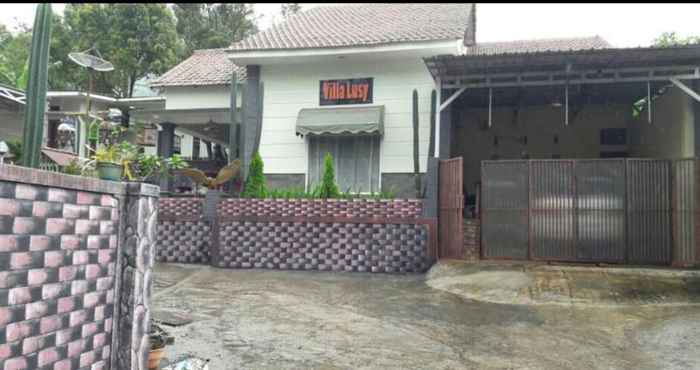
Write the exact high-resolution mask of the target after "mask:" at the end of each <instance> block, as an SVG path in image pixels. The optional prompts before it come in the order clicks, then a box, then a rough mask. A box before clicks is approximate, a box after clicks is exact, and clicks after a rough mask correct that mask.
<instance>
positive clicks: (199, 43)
mask: <svg viewBox="0 0 700 370" xmlns="http://www.w3.org/2000/svg"><path fill="white" fill-rule="evenodd" d="M173 11H174V13H175V18H176V19H177V26H176V29H177V33H178V35H179V36H180V37H181V38H182V39H183V41H184V44H185V53H184V56H189V55H191V54H192V52H193V51H194V50H198V49H212V48H222V47H228V46H229V45H231V43H232V42H236V41H239V40H242V39H244V38H245V37H247V36H248V35H251V34H253V33H255V32H257V31H258V29H257V26H256V24H255V23H256V20H255V19H254V18H253V15H254V12H253V6H252V4H244V3H176V4H174V5H173Z"/></svg>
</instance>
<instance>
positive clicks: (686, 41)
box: [654, 32, 700, 47]
mask: <svg viewBox="0 0 700 370" xmlns="http://www.w3.org/2000/svg"><path fill="white" fill-rule="evenodd" d="M692 44H700V36H688V37H680V36H678V34H676V33H675V32H664V33H662V34H661V36H659V37H657V38H656V39H654V46H660V47H670V46H683V45H692Z"/></svg>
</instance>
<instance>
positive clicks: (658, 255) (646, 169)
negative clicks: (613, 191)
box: [626, 159, 671, 264]
mask: <svg viewBox="0 0 700 370" xmlns="http://www.w3.org/2000/svg"><path fill="white" fill-rule="evenodd" d="M670 167H671V166H670V162H669V161H665V160H644V159H628V160H627V171H626V172H627V241H628V243H627V260H628V262H631V263H646V264H668V263H669V262H670V261H671V201H670V194H671V186H670Z"/></svg>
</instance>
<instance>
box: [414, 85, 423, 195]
mask: <svg viewBox="0 0 700 370" xmlns="http://www.w3.org/2000/svg"><path fill="white" fill-rule="evenodd" d="M418 123H419V122H418V91H417V90H415V89H414V90H413V178H414V181H415V186H416V198H420V196H421V181H420V163H419V159H418V158H419V155H418Z"/></svg>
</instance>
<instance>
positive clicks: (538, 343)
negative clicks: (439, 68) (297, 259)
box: [153, 263, 700, 370]
mask: <svg viewBox="0 0 700 370" xmlns="http://www.w3.org/2000/svg"><path fill="white" fill-rule="evenodd" d="M544 270H545V272H544V273H543V272H542V271H541V269H538V268H534V269H532V271H529V270H528V268H527V267H526V268H523V267H522V266H507V265H495V267H494V266H489V265H487V264H480V265H469V264H459V263H441V264H439V265H437V266H436V267H434V268H433V270H432V271H431V272H430V273H428V274H426V275H403V276H401V275H383V274H382V275H373V274H357V273H325V272H297V271H269V270H223V269H216V268H212V267H207V266H195V265H176V264H160V265H157V266H156V274H155V276H156V281H155V290H154V297H153V301H154V303H153V305H154V317H155V318H156V319H163V320H166V321H168V320H170V321H172V320H173V318H176V319H177V318H181V319H182V318H184V319H187V320H188V321H189V320H192V322H191V323H188V324H185V325H181V326H176V327H167V328H168V330H169V331H170V332H171V333H172V334H174V336H175V344H174V345H172V346H170V347H168V349H167V353H168V358H169V359H171V360H172V359H175V358H179V357H182V356H184V355H186V354H192V355H195V356H198V357H203V358H209V359H211V363H210V364H211V365H210V368H211V369H217V370H218V369H635V370H637V369H700V351H698V350H697V348H698V345H700V306H698V305H697V302H698V296H700V293H698V291H699V290H700V288H698V284H699V282H700V280H698V278H697V276H700V275H697V274H695V273H688V274H676V273H671V274H668V273H664V272H661V273H659V272H653V271H652V273H649V272H648V271H641V272H639V271H637V272H634V270H624V272H625V273H627V274H629V276H631V277H632V280H634V279H637V280H636V281H638V282H637V283H634V284H632V285H638V286H639V287H638V288H639V289H637V288H634V287H633V289H631V290H630V289H628V288H629V287H630V282H629V281H627V280H628V279H625V278H620V277H619V274H609V273H607V272H605V271H602V272H600V273H596V274H593V275H591V274H590V273H589V272H586V271H583V275H580V276H579V275H578V274H577V273H575V272H572V271H566V268H563V270H565V272H561V270H562V269H558V268H555V269H552V270H551V274H550V273H547V272H546V269H544ZM484 273H487V276H486V277H484V275H483V274H484ZM474 274H482V275H481V277H479V275H476V277H475V275H474ZM514 274H515V275H514ZM518 274H520V275H518ZM586 274H588V275H586ZM640 274H641V275H640ZM559 275H562V276H565V275H566V276H568V283H567V282H566V281H567V278H564V279H563V281H562V280H561V279H558V278H556V276H559ZM594 275H595V276H594ZM623 275H624V273H623ZM523 276H524V278H525V279H526V281H527V283H523V282H522V281H521V280H522V279H523ZM606 276H614V278H612V279H608V278H607V277H606ZM639 276H643V277H642V278H639ZM528 279H529V280H528ZM598 280H601V281H603V282H602V283H601V282H598ZM618 280H619V281H622V283H620V285H619V288H620V289H621V290H620V291H621V292H622V293H620V294H612V293H611V294H608V293H605V292H604V291H605V290H606V289H607V290H608V291H615V290H616V289H618V285H617V283H615V282H616V281H618ZM485 281H486V282H485ZM553 281H554V282H553ZM587 281H588V282H590V284H589V283H587ZM611 281H612V283H611ZM656 281H660V282H661V283H660V284H658V285H657V284H656V283H655V282H656ZM669 284H670V285H669ZM501 286H502V287H503V290H502V291H498V289H495V288H494V287H501ZM533 286H534V287H538V288H536V289H533V288H532V287H533ZM550 286H551V287H552V288H551V289H550V288H548V287H550ZM669 286H671V287H672V288H668V287H669ZM562 287H564V288H562ZM565 287H568V289H569V293H567V294H569V295H570V297H572V298H576V297H575V295H576V294H578V293H574V292H578V291H580V292H581V293H580V294H579V296H578V297H577V299H571V300H566V299H563V298H562V296H566V294H558V293H556V292H559V293H561V292H562V291H566V288H565ZM562 289H563V290H562ZM655 289H661V290H669V289H670V290H671V291H673V292H674V293H673V294H670V295H668V294H665V293H663V292H660V293H659V292H656V293H654V290H655ZM597 290H599V291H601V292H600V294H597V293H591V292H595V291H597ZM550 291H551V292H554V293H552V294H550V293H549V292H550ZM528 292H530V293H528ZM625 292H626V293H625ZM640 292H641V293H640ZM650 292H652V293H650ZM625 294H627V296H629V297H631V298H630V299H631V300H629V301H626V300H625V296H626V295H625ZM494 297H496V298H494ZM519 297H521V298H522V297H527V299H520V298H519ZM582 297H583V298H582ZM601 297H602V298H601ZM611 297H613V298H611ZM647 297H652V298H651V299H647ZM630 302H631V303H633V304H626V303H630ZM550 303H551V304H550ZM175 321H177V320H175Z"/></svg>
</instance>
